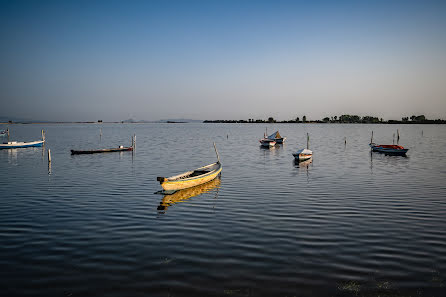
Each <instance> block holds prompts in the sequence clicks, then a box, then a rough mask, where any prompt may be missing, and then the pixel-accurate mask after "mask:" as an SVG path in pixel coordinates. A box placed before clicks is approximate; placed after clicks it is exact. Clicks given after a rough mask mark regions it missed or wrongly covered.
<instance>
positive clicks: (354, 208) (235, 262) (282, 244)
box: [0, 124, 446, 296]
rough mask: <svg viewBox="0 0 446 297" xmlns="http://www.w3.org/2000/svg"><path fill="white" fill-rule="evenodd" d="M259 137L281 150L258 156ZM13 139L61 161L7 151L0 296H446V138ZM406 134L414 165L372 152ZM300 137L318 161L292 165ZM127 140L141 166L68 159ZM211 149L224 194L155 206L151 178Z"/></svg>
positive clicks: (254, 128) (29, 129)
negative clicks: (276, 141) (372, 146)
mask: <svg viewBox="0 0 446 297" xmlns="http://www.w3.org/2000/svg"><path fill="white" fill-rule="evenodd" d="M265 127H268V132H271V133H272V132H274V131H275V130H277V129H279V131H280V133H281V134H282V135H283V136H286V137H287V138H288V139H287V141H286V143H285V145H283V146H280V147H276V148H274V149H262V148H260V147H259V143H258V139H259V138H260V137H261V136H262V135H263V132H264V130H265ZM0 128H4V127H0ZM10 128H11V139H13V140H25V141H31V140H35V139H37V138H39V137H40V129H42V128H43V129H45V131H46V139H47V144H46V149H48V148H49V149H51V152H52V161H53V162H52V166H51V170H50V173H49V170H48V169H49V168H48V164H47V156H46V152H44V151H43V150H42V148H28V149H17V150H0V193H1V194H0V195H1V199H0V240H1V241H0V242H1V245H0V266H1V267H2V268H1V272H0V273H1V274H0V285H1V289H0V290H1V294H0V295H1V296H19V295H20V296H23V295H30V296H93V295H95V296H98V295H99V296H185V295H191V296H199V295H204V296H314V295H324V296H344V295H350V296H377V295H381V296H441V295H443V296H444V295H445V294H446V166H445V165H446V161H445V160H446V126H435V125H401V126H395V125H336V124H332V125H313V124H307V125H304V124H294V125H293V124H290V125H286V124H276V125H266V124H257V125H250V124H243V125H242V124H240V125H237V124H144V125H143V124H135V125H132V124H126V125H121V124H103V125H96V124H91V125H87V124H79V125H12V126H11V127H10ZM100 128H102V137H100ZM397 128H399V130H400V134H401V140H400V144H402V145H403V146H405V147H408V148H409V149H410V150H409V152H408V155H407V157H406V158H404V157H398V156H385V155H381V154H378V153H370V150H369V148H368V146H367V144H368V143H369V142H370V133H371V131H372V130H374V135H375V137H374V140H375V141H376V142H377V143H392V138H393V137H392V135H393V134H394V133H396V129H397ZM306 132H308V133H310V149H312V150H313V151H314V158H313V162H312V163H310V164H295V163H294V160H293V157H292V155H291V154H292V153H293V152H294V151H295V150H297V149H298V148H302V147H304V146H305V145H306V143H305V141H306V137H305V134H306ZM133 133H135V134H136V151H135V152H134V153H133V154H132V153H131V152H124V153H110V154H98V155H80V156H71V155H70V149H76V148H78V149H90V148H107V147H116V146H118V145H129V144H130V140H131V135H132V134H133ZM344 137H347V145H345V144H344ZM213 141H215V142H216V144H217V147H218V149H219V152H220V158H221V161H222V164H223V172H222V176H221V180H216V181H215V182H213V183H211V184H209V185H205V186H203V187H201V188H198V189H194V190H191V191H185V192H183V191H182V192H177V193H176V194H174V195H172V196H166V197H164V196H163V195H160V194H155V192H157V191H159V190H160V189H161V187H160V185H159V183H158V182H157V181H156V177H157V176H170V175H175V174H177V173H181V172H184V171H186V170H190V169H194V168H196V167H200V166H202V165H206V164H208V163H212V162H214V161H215V159H216V157H215V153H214V150H213V147H212V142H213Z"/></svg>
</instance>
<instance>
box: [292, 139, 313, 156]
mask: <svg viewBox="0 0 446 297" xmlns="http://www.w3.org/2000/svg"><path fill="white" fill-rule="evenodd" d="M309 142H310V136H309V135H308V133H307V148H304V149H300V150H298V151H297V152H295V153H293V156H294V158H295V159H296V160H297V161H299V162H302V161H306V160H309V159H311V157H313V151H311V150H310V149H309Z"/></svg>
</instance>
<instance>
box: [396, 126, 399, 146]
mask: <svg viewBox="0 0 446 297" xmlns="http://www.w3.org/2000/svg"><path fill="white" fill-rule="evenodd" d="M396 134H397V137H396V144H400V130H398V129H396Z"/></svg>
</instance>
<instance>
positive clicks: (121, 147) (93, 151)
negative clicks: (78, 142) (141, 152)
mask: <svg viewBox="0 0 446 297" xmlns="http://www.w3.org/2000/svg"><path fill="white" fill-rule="evenodd" d="M125 151H133V147H132V146H129V147H124V146H122V145H121V146H120V147H117V148H110V149H99V150H71V154H72V155H82V154H96V153H113V152H125Z"/></svg>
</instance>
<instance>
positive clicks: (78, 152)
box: [71, 132, 136, 155]
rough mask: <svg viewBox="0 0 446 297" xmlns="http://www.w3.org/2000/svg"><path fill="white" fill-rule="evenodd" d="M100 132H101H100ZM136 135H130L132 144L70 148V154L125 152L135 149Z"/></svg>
mask: <svg viewBox="0 0 446 297" xmlns="http://www.w3.org/2000/svg"><path fill="white" fill-rule="evenodd" d="M101 133H102V132H101ZM135 139H136V135H133V136H132V146H127V147H125V146H122V145H120V146H119V147H117V148H109V149H97V150H71V154H72V155H85V154H98V153H114V152H126V151H133V150H134V149H135Z"/></svg>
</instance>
